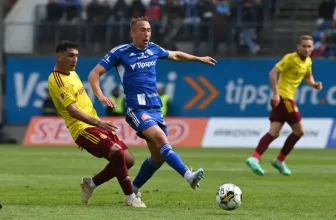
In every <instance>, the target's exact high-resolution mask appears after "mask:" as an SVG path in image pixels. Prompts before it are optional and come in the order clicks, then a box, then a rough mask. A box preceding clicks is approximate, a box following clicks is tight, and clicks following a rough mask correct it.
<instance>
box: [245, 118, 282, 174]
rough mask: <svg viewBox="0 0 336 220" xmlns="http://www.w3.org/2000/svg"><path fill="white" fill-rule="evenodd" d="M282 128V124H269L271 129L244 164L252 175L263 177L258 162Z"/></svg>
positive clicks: (262, 171)
mask: <svg viewBox="0 0 336 220" xmlns="http://www.w3.org/2000/svg"><path fill="white" fill-rule="evenodd" d="M282 127H283V123H281V122H276V121H273V122H271V127H270V130H269V132H268V133H266V134H265V135H264V136H263V137H262V138H261V139H260V141H259V143H258V146H257V148H256V149H255V150H254V152H253V154H252V156H251V157H249V158H248V159H247V160H246V164H247V166H248V167H250V169H251V170H252V171H253V173H255V174H257V175H260V176H263V175H264V174H265V171H264V170H263V168H262V167H261V166H260V163H259V161H260V160H261V156H262V155H263V154H264V153H265V151H266V150H267V149H268V147H269V145H270V144H271V143H272V142H273V141H274V140H275V139H276V138H278V137H279V134H280V131H281V128H282Z"/></svg>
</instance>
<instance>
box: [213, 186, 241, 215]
mask: <svg viewBox="0 0 336 220" xmlns="http://www.w3.org/2000/svg"><path fill="white" fill-rule="evenodd" d="M242 201H243V192H242V191H241V189H240V188H239V187H238V186H236V185H235V184H232V183H226V184H224V185H221V186H220V187H219V189H218V191H217V193H216V202H217V203H218V205H219V207H221V208H222V209H225V210H234V209H236V208H238V207H239V206H240V205H241V204H242Z"/></svg>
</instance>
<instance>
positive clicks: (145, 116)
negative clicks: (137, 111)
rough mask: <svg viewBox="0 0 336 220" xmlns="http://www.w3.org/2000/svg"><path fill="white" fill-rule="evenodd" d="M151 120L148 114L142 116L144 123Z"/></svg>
mask: <svg viewBox="0 0 336 220" xmlns="http://www.w3.org/2000/svg"><path fill="white" fill-rule="evenodd" d="M149 118H151V117H150V116H149V115H147V114H142V115H141V119H142V120H143V121H146V120H147V119H149Z"/></svg>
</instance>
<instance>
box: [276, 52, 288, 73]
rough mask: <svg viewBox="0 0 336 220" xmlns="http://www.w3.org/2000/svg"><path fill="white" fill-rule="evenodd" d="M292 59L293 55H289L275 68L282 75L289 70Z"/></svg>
mask: <svg viewBox="0 0 336 220" xmlns="http://www.w3.org/2000/svg"><path fill="white" fill-rule="evenodd" d="M290 57H291V55H290V54H287V55H285V56H284V57H283V58H282V59H281V60H280V61H279V62H278V63H277V64H275V67H276V68H277V69H278V70H279V71H280V73H281V72H285V71H286V70H288V69H289V67H290V65H291V62H292V61H291V58H290Z"/></svg>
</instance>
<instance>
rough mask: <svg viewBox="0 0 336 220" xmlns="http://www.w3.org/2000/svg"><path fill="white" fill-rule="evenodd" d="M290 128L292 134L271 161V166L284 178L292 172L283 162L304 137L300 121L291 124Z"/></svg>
mask: <svg viewBox="0 0 336 220" xmlns="http://www.w3.org/2000/svg"><path fill="white" fill-rule="evenodd" d="M291 127H292V130H293V132H292V133H291V134H290V135H289V136H288V137H287V139H286V141H285V143H284V146H283V147H282V149H281V151H280V153H279V155H278V157H277V158H276V159H274V160H273V161H272V166H273V167H275V168H276V169H277V170H278V171H279V172H280V173H281V174H283V175H286V176H289V175H291V173H292V172H291V170H290V169H289V168H288V167H287V165H286V163H285V162H284V161H285V159H286V157H287V156H288V155H289V153H290V152H291V151H292V150H293V148H294V146H295V144H296V143H297V142H298V141H299V140H300V138H301V137H302V136H303V135H304V128H303V124H302V121H299V122H297V123H294V124H292V125H291Z"/></svg>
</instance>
